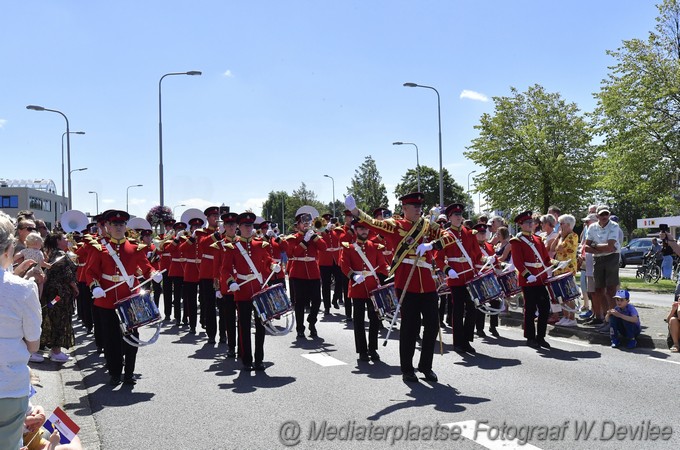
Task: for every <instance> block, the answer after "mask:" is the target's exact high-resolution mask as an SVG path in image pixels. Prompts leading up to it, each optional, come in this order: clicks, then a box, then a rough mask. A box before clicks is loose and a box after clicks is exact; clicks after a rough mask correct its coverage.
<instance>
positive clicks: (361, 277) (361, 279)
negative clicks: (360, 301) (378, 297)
mask: <svg viewBox="0 0 680 450" xmlns="http://www.w3.org/2000/svg"><path fill="white" fill-rule="evenodd" d="M352 280H354V283H355V284H361V283H363V282H364V281H366V278H365V277H364V275H363V274H361V273H355V274H354V275H352Z"/></svg>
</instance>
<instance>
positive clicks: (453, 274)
mask: <svg viewBox="0 0 680 450" xmlns="http://www.w3.org/2000/svg"><path fill="white" fill-rule="evenodd" d="M446 275H447V276H448V277H449V278H453V279H454V280H455V279H456V278H458V272H456V271H455V270H453V269H449V271H448V272H447V273H446Z"/></svg>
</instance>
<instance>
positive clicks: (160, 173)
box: [158, 70, 202, 206]
mask: <svg viewBox="0 0 680 450" xmlns="http://www.w3.org/2000/svg"><path fill="white" fill-rule="evenodd" d="M201 74H202V72H200V71H198V70H190V71H189V72H170V73H166V74H165V75H163V76H162V77H161V79H160V80H158V179H159V182H160V197H161V205H160V206H163V205H164V198H163V119H162V108H161V103H162V102H161V98H162V97H161V87H162V83H163V78H165V77H168V76H171V75H201Z"/></svg>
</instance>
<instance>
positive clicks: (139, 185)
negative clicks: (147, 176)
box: [125, 184, 144, 213]
mask: <svg viewBox="0 0 680 450" xmlns="http://www.w3.org/2000/svg"><path fill="white" fill-rule="evenodd" d="M142 186H144V185H143V184H133V185H131V186H128V187H127V190H126V191H125V212H127V213H129V212H130V211H129V198H130V188H133V187H142Z"/></svg>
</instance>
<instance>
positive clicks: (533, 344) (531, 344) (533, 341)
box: [527, 339, 541, 348]
mask: <svg viewBox="0 0 680 450" xmlns="http://www.w3.org/2000/svg"><path fill="white" fill-rule="evenodd" d="M527 345H528V346H529V347H531V348H540V347H541V346H540V345H539V343H538V341H536V339H527Z"/></svg>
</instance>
